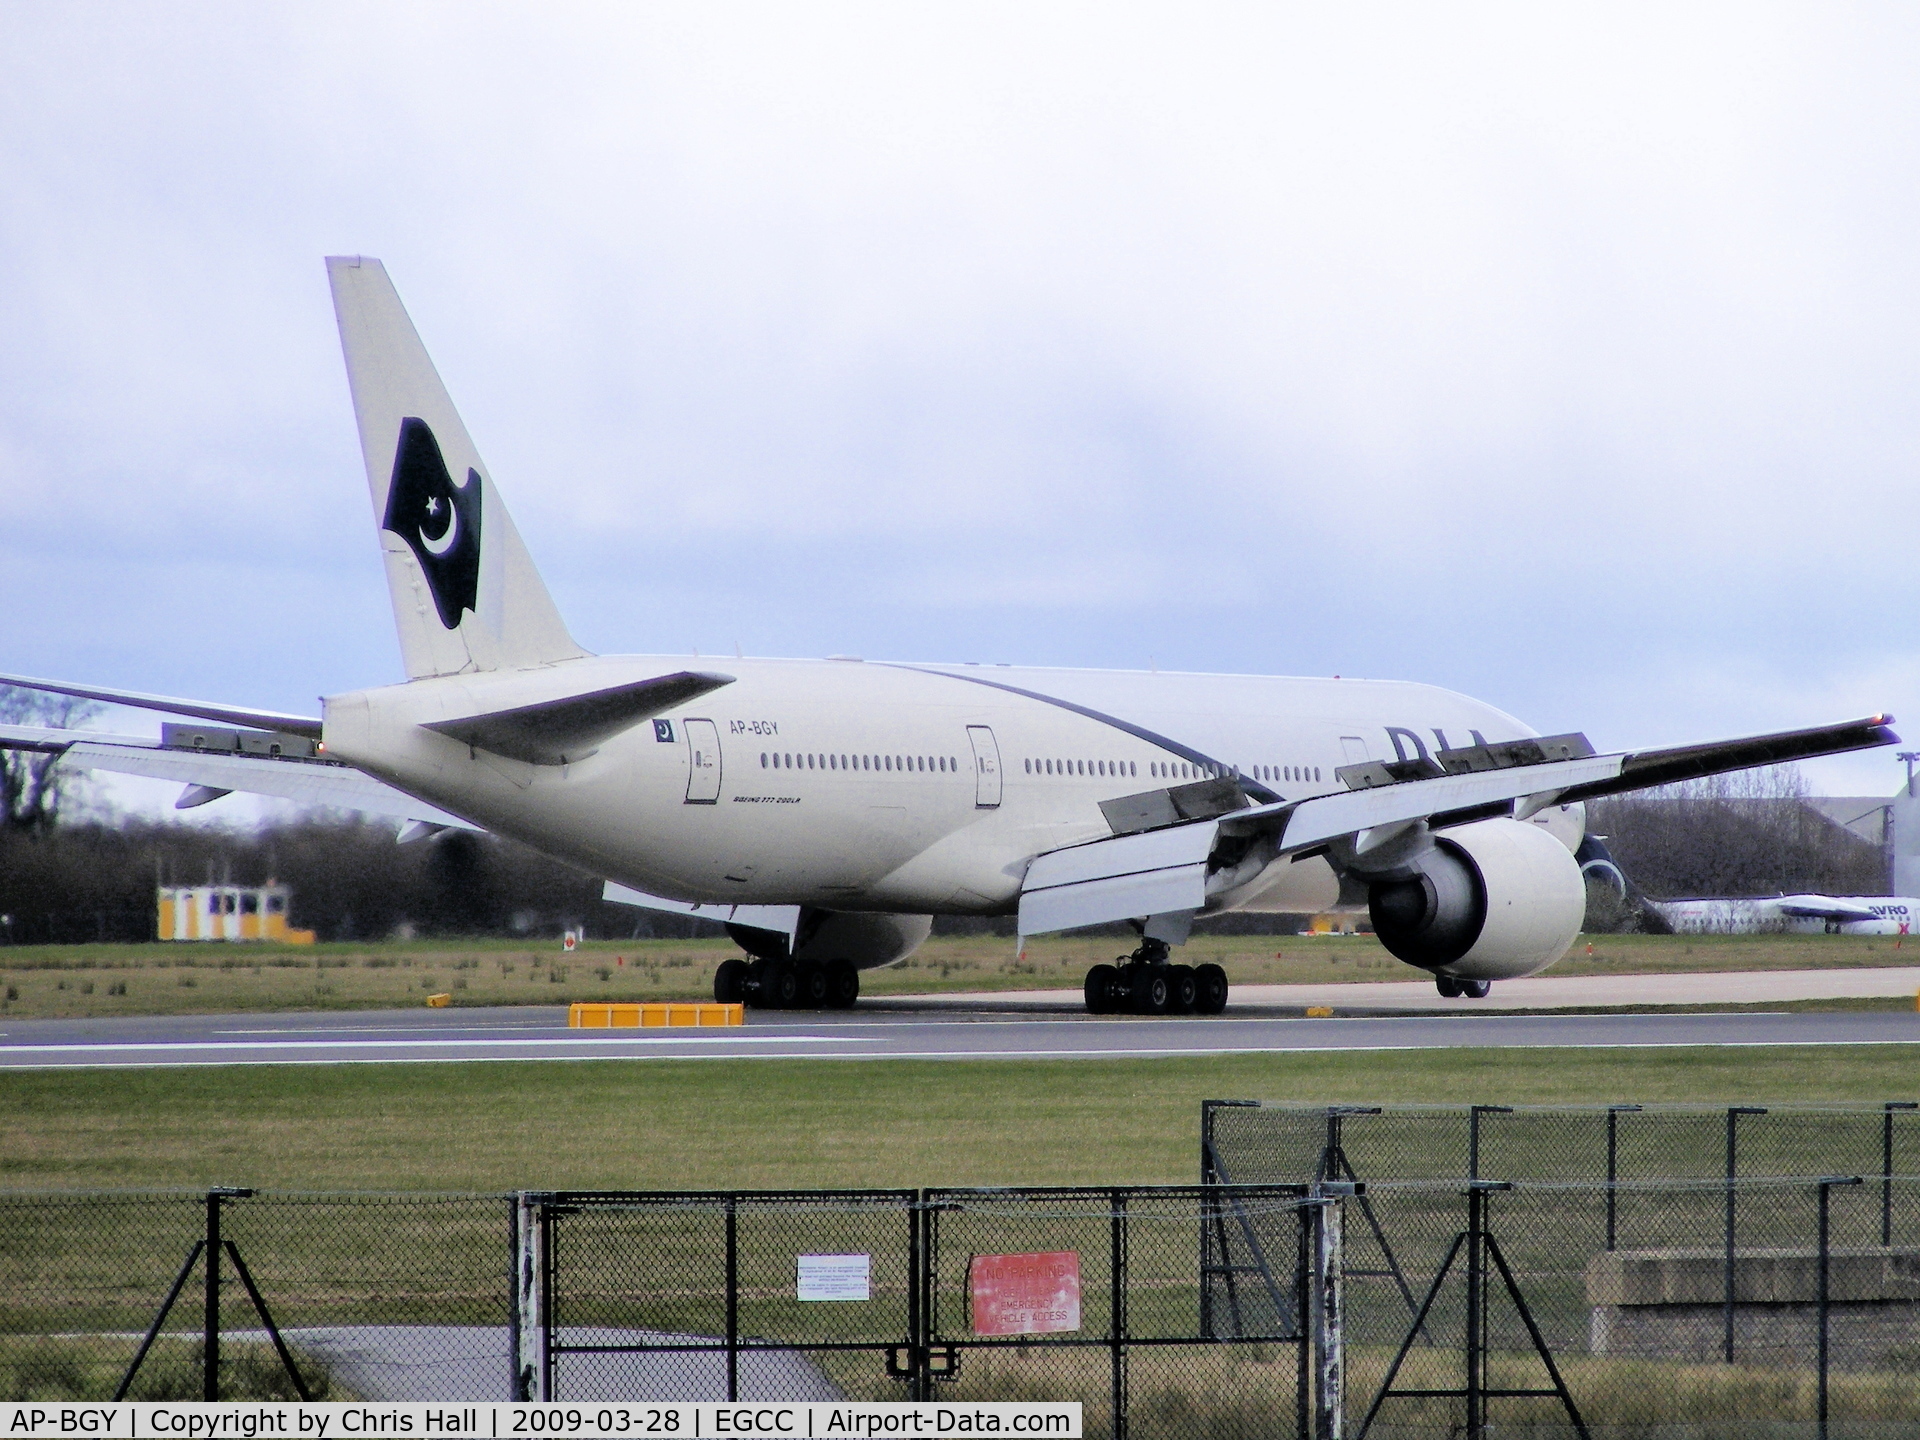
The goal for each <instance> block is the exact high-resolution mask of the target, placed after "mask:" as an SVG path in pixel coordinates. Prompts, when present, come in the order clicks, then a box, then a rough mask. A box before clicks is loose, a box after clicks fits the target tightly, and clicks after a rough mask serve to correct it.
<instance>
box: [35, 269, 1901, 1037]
mask: <svg viewBox="0 0 1920 1440" xmlns="http://www.w3.org/2000/svg"><path fill="white" fill-rule="evenodd" d="M327 271H328V274H329V277H330V278H331V280H332V285H333V298H334V307H335V311H336V313H337V315H338V317H339V322H340V337H341V343H342V346H343V348H344V349H345V352H346V362H347V373H348V377H349V380H350V382H351V384H352V388H353V404H354V410H355V414H356V416H357V418H358V421H359V426H360V443H361V448H362V450H363V452H364V454H365V456H366V464H367V484H368V488H369V490H370V492H371V495H372V500H373V514H374V519H375V521H376V524H377V527H378V531H379V537H380V546H381V550H382V554H383V557H384V559H385V562H386V571H387V584H388V587H389V589H390V591H391V593H392V599H393V615H394V621H395V623H396V624H397V625H398V627H399V631H400V649H401V653H402V656H403V658H404V661H405V666H406V673H407V679H406V682H405V683H404V684H398V685H383V686H378V687H375V688H372V689H366V690H357V691H354V692H352V693H349V694H344V695H332V696H328V697H327V698H326V699H325V700H324V701H323V702H322V713H321V715H320V716H319V717H317V718H315V717H306V716H297V715H285V714H278V713H274V712H267V711H259V710H251V709H246V708H243V707H238V706H232V705H216V704H203V703H199V702H195V701H190V700H180V699H174V698H170V697H166V696H156V695H146V694H137V693H132V692H128V691H124V690H111V689H103V688H100V687H98V686H88V685H75V684H67V683H64V682H56V681H49V680H39V679H29V678H23V677H17V676H0V681H3V682H5V683H8V684H13V685H21V686H28V687H34V688H39V689H43V690H49V691H55V692H58V693H61V694H66V695H76V696H83V697H87V698H91V699H96V700H103V701H108V702H112V703H115V704H119V705H131V706H136V707H144V708H147V709H151V710H155V711H159V712H162V713H164V714H169V715H171V716H173V717H176V718H177V721H178V722H180V723H174V722H169V723H167V724H165V725H163V726H162V729H161V736H160V738H159V739H158V740H154V739H150V738H143V737H132V736H121V735H112V734H104V733H100V732H96V731H76V730H54V729H41V728H34V727H27V726H14V727H8V728H5V729H0V744H4V745H7V746H12V747H15V748H25V749H34V750H41V751H52V752H57V753H59V754H61V755H62V756H63V757H64V763H67V764H71V765H75V766H84V767H92V768H95V769H101V770H111V771H119V772H123V773H128V774H134V775H147V776H158V777H161V778H166V779H173V780H178V781H180V782H181V783H182V784H183V785H184V786H185V787H186V788H185V790H184V792H183V793H182V795H181V797H180V800H179V801H178V802H177V803H178V804H180V805H181V806H183V807H184V806H188V805H194V804H200V803H204V802H206V801H208V800H213V799H218V798H219V797H220V796H221V795H224V794H228V793H230V792H232V791H236V790H241V791H251V792H257V793H262V794H267V795H278V796H283V797H286V798H289V799H293V800H298V801H305V802H309V803H314V804H326V805H334V806H341V807H350V808H355V809H359V810H363V811H368V812H372V813H376V814H385V815H389V816H392V817H395V818H396V819H398V820H400V821H401V822H402V824H403V828H402V830H401V834H402V837H403V838H415V837H425V836H430V835H432V834H434V833H435V832H436V831H438V830H441V829H444V828H447V827H465V828H468V829H478V830H485V831H490V832H492V833H494V834H497V835H505V836H511V837H512V838H513V839H515V840H518V841H521V842H523V843H525V844H527V845H531V846H533V847H534V848H536V849H539V850H542V851H545V852H546V853H548V854H550V855H553V856H555V857H557V858H559V859H561V860H564V861H567V862H568V863H570V864H573V865H576V866H579V867H582V868H584V869H586V870H588V871H591V872H592V873H594V874H596V875H600V876H603V877H604V878H605V880H606V882H607V890H606V893H607V896H608V898H610V899H614V900H621V901H625V902H628V903H630V904H634V905H640V906H649V907H654V908H657V909H661V910H668V911H673V912H676V913H679V914H690V915H698V916H704V917H708V918H711V919H714V920H718V921H720V922H722V923H724V924H725V925H726V926H727V928H728V929H729V931H730V932H731V933H732V935H733V936H734V938H735V939H736V940H737V941H738V942H739V944H740V946H741V948H742V949H743V950H744V951H746V952H747V954H748V955H749V956H751V957H752V960H751V963H748V962H747V961H745V960H732V961H728V962H726V963H725V964H723V965H722V966H721V967H720V969H719V971H718V973H717V975H716V978H715V993H716V995H717V996H718V997H719V998H721V999H723V1000H745V1001H746V1002H748V1003H749V1004H754V1005H763V1006H791V1005H850V1004H852V1003H853V1002H854V1000H855V998H856V997H857V996H858V994H859V989H860V979H859V972H860V971H861V970H863V969H868V968H871V967H874V966H879V965H887V964H890V963H892V962H894V961H897V960H899V959H901V958H903V957H904V956H906V955H908V954H909V953H911V952H912V951H913V949H914V948H915V947H916V946H917V945H919V944H920V943H921V942H922V941H923V940H924V939H925V938H926V936H927V934H928V932H929V930H930V928H931V926H932V917H934V916H936V915H977V916H1000V915H1018V917H1019V929H1020V933H1021V935H1023V936H1026V935H1034V934H1041V933H1045V932H1050V931H1057V930H1065V929H1070V928H1073V927H1076V926H1084V925H1096V924H1102V923H1109V922H1127V923H1130V924H1131V925H1132V927H1133V929H1134V930H1135V931H1136V932H1137V934H1138V936H1139V945H1138V948H1137V949H1136V950H1135V951H1134V952H1133V954H1132V955H1131V957H1129V959H1128V960H1127V961H1126V962H1125V963H1123V964H1121V965H1118V966H1111V965H1098V966H1095V967H1094V968H1093V970H1091V971H1090V972H1089V973H1088V975H1087V981H1086V997H1087V1005H1088V1008H1089V1009H1092V1010H1095V1011H1113V1010H1123V1009H1124V1010H1133V1011H1137V1012H1143V1013H1148V1014H1155V1013H1161V1012H1165V1011H1197V1012H1201V1013H1217V1012H1219V1011H1220V1010H1221V1009H1223V1008H1224V1007H1225V1005H1226V1003H1227V979H1226V976H1225V975H1224V974H1223V973H1222V972H1221V970H1220V969H1219V967H1217V966H1213V965H1201V966H1198V967H1188V966H1185V965H1181V964H1178V963H1175V961H1174V959H1173V952H1174V948H1175V947H1178V946H1179V945H1181V944H1182V943H1183V942H1184V941H1185V940H1186V938H1187V935H1188V931H1189V929H1190V927H1191V926H1192V924H1193V922H1194V920H1195V919H1196V918H1198V917H1201V916H1206V915H1213V914H1218V913H1221V912H1223V911H1231V910H1253V911H1295V912H1298V911H1325V910H1332V909H1338V908H1343V907H1345V908H1351V909H1360V908H1364V909H1365V910H1366V911H1367V912H1368V913H1369V914H1370V916H1371V917H1372V922H1373V926H1374V928H1375V930H1376V931H1377V932H1378V934H1379V937H1380V940H1381V943H1383V944H1384V945H1385V946H1386V947H1387V949H1388V950H1390V951H1391V952H1392V953H1393V954H1394V955H1396V956H1398V957H1399V958H1400V959H1401V960H1404V961H1405V962H1407V963H1408V964H1410V965H1414V966H1417V967H1419V968H1420V969H1423V970H1426V971H1428V972H1429V973H1431V974H1432V975H1433V976H1434V978H1435V981H1436V983H1437V984H1438V985H1439V987H1440V990H1441V992H1442V993H1443V994H1448V995H1465V996H1482V995H1485V994H1486V993H1487V988H1488V986H1489V985H1490V983H1491V982H1493V981H1495V980H1500V979H1505V978H1508V977H1512V976H1520V975H1531V974H1533V973H1535V972H1536V971H1539V970H1542V969H1544V968H1545V967H1547V966H1548V965H1551V964H1553V962H1554V961H1555V960H1557V959H1559V958H1560V956H1561V955H1563V954H1564V953H1565V952H1566V950H1567V948H1568V947H1569V946H1570V945H1571V944H1572V943H1573V939H1574V937H1575V935H1576V934H1578V932H1579V929H1580V924H1581V919H1582V915H1583V910H1584V901H1585V887H1584V885H1583V882H1582V878H1581V866H1582V864H1583V862H1588V861H1590V860H1592V859H1594V858H1596V857H1597V855H1598V853H1599V852H1598V851H1597V849H1596V842H1594V841H1592V840H1590V839H1588V838H1587V837H1586V836H1585V835H1584V833H1583V832H1584V812H1583V809H1582V805H1581V802H1582V801H1583V800H1586V799H1588V798H1590V797H1593V796H1597V795H1610V794H1614V793H1617V792H1620V791H1624V790H1633V789H1638V788H1641V787H1644V786H1649V785H1659V784H1665V783H1668V782H1671V781H1676V780H1683V779H1688V778H1692V777H1695V776H1700V775H1710V774H1714V773H1717V772H1720V771H1726V770H1736V769H1742V768H1746V767H1748V766H1753V765H1763V764H1772V763H1777V762H1780V761H1786V760H1795V759H1800V758H1803V757H1807V756H1813V755H1827V754H1834V753H1837V752H1840V751H1847V750H1856V749H1861V748H1865V747H1867V746H1873V745H1884V744H1888V743H1890V742H1892V741H1893V740H1894V739H1895V738H1896V737H1895V736H1894V735H1893V734H1892V732H1891V731H1889V730H1888V728H1887V724H1888V719H1889V717H1887V716H1882V715H1877V716H1873V717H1870V718H1868V719H1864V720H1855V721H1851V722H1849V723H1846V724H1839V725H1831V726H1825V727H1821V728H1817V729H1811V730H1801V731H1794V732H1790V733H1785V734H1776V735H1765V736H1756V737H1750V738H1746V739H1740V740H1731V741H1722V742H1717V743H1712V744H1704V745H1694V746H1686V747H1682V748H1678V749H1668V750H1654V751H1642V752H1637V753H1621V754H1607V755H1599V754H1595V753H1594V750H1593V747H1592V746H1591V745H1589V744H1588V743H1587V741H1586V739H1585V737H1584V736H1581V735H1577V734H1574V735H1554V736H1546V737H1542V736H1538V735H1535V734H1534V733H1533V732H1532V731H1530V730H1529V729H1528V727H1527V726H1525V725H1523V724H1522V723H1520V722H1519V721H1518V720H1515V719H1514V718H1513V717H1512V716H1510V715H1506V714H1503V713H1502V712H1500V711H1499V710H1496V709H1494V708H1493V707H1492V706H1489V705H1484V704H1481V703H1480V702H1479V701H1476V700H1470V699H1468V698H1466V697H1465V696H1462V695H1456V694H1453V693H1452V692H1450V691H1446V690H1441V689H1436V688H1434V687H1431V686H1427V685H1415V684H1403V683H1397V682H1390V681H1375V680H1340V679H1330V680H1319V679H1286V678H1272V677H1264V676H1243V675H1192V674H1140V673H1134V672H1123V671H1089V670H1046V669H1018V668H1011V667H1007V666H999V665H995V666H977V665H941V664H924V663H880V662H875V661H859V660H853V659H847V658H835V659H827V660H766V659H739V660H730V661H726V662H724V663H723V664H719V665H712V666H709V665H707V664H705V663H700V664H697V665H692V666H690V665H688V664H687V663H686V662H685V661H684V660H681V659H672V658H664V657H660V656H645V655H620V656H614V655H590V654H588V653H587V652H585V651H584V650H582V649H581V648H580V647H579V646H578V645H576V644H575V643H574V641H573V639H572V637H571V636H570V635H569V634H568V631H567V627H566V625H565V624H564V623H563V622H562V620H561V618H560V615H559V612H558V611H557V610H556V609H555V608H554V604H553V601H552V599H551V597H550V596H549V595H548V593H547V589H546V586H545V584H544V583H543V582H542V581H541V578H540V575H539V573H538V572H537V571H536V570H535V569H534V565H533V560H532V558H531V557H530V556H529V555H528V553H527V551H526V548H525V546H524V545H523V544H522V542H521V539H520V535H519V533H518V531H516V530H515V528H514V524H513V520H512V518H511V517H510V516H509V515H508V514H507V510H506V507H505V506H504V505H503V504H502V503H501V500H500V492H499V491H498V490H497V489H496V488H495V486H494V482H493V477H492V476H491V475H490V474H489V473H488V471H487V468H486V466H485V464H483V463H482V461H481V459H480V456H479V454H478V453H477V452H476V451H475V449H474V446H473V442H472V440H471V439H469V438H468V435H467V431H466V427H465V426H464V425H463V424H462V423H461V421H460V417H459V415H458V414H457V413H456V412H455V411H454V408H453V402H452V400H451V399H450V398H449V397H448V395H447V391H446V388H445V387H444V386H443V385H442V384H441V381H440V377H439V375H438V374H437V373H436V372H435V370H434V367H433V362H432V361H431V360H430V359H428V357H427V352H426V350H425V348H424V347H423V346H422V344H421V342H420V339H419V336H418V335H417V334H416V333H415V331H414V328H413V324H412V322H411V321H410V320H409V319H408V317H407V313H406V311H405V309H404V308H402V306H401V304H400V298H399V296H398V295H397V294H396V293H395V291H394V288H393V285H392V283H391V282H390V281H389V280H388V278H387V273H386V270H385V268H384V267H383V266H382V265H381V264H380V263H379V262H378V261H376V260H370V259H363V258H358V257H354V258H336V259H331V260H329V261H328V262H327ZM188 722H191V723H188Z"/></svg>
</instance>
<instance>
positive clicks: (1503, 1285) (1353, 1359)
mask: <svg viewBox="0 0 1920 1440" xmlns="http://www.w3.org/2000/svg"><path fill="white" fill-rule="evenodd" d="M1888 1188H1889V1190H1890V1192H1891V1203H1890V1205H1887V1206H1885V1207H1884V1208H1883V1202H1882V1196H1881V1195H1880V1193H1879V1187H1878V1186H1877V1185H1875V1184H1873V1183H1869V1182H1867V1181H1865V1180H1863V1179H1862V1177H1857V1176H1832V1177H1825V1178H1819V1179H1811V1180H1808V1179H1800V1180H1743V1181H1736V1182H1735V1183H1734V1184H1733V1185H1732V1186H1728V1185H1727V1184H1726V1182H1725V1181H1724V1180H1721V1181H1717V1182H1716V1181H1685V1180H1681V1181H1660V1182H1655V1181H1635V1182H1626V1183H1621V1184H1617V1185H1615V1186H1613V1187H1608V1186H1606V1185H1604V1184H1601V1185H1591V1184H1577V1183H1570V1182H1543V1181H1521V1182H1514V1183H1508V1182H1503V1181H1495V1180H1481V1181H1477V1182H1466V1183H1462V1182H1459V1181H1454V1182H1448V1183H1439V1182H1414V1183H1370V1184H1367V1185H1366V1186H1365V1188H1364V1191H1363V1192H1362V1194H1361V1195H1359V1196H1356V1197H1355V1198H1353V1199H1351V1200H1348V1201H1346V1202H1345V1203H1344V1204H1343V1205H1341V1206H1340V1207H1338V1208H1339V1209H1340V1211H1342V1212H1343V1214H1342V1217H1341V1218H1342V1223H1343V1229H1344V1236H1343V1239H1344V1265H1343V1266H1342V1278H1343V1281H1344V1289H1345V1294H1344V1310H1343V1314H1342V1317H1341V1318H1342V1322H1343V1323H1342V1326H1341V1329H1340V1333H1339V1334H1338V1336H1337V1337H1326V1336H1322V1337H1321V1343H1322V1344H1323V1345H1329V1344H1330V1345H1334V1346H1337V1347H1338V1349H1339V1350H1340V1352H1341V1354H1342V1357H1343V1359H1344V1372H1345V1374H1344V1378H1345V1381H1346V1384H1345V1388H1344V1394H1343V1395H1342V1396H1341V1397H1340V1399H1341V1402H1342V1416H1343V1420H1344V1425H1343V1426H1342V1427H1329V1428H1328V1429H1327V1430H1326V1432H1325V1433H1330V1434H1345V1435H1352V1436H1356V1437H1361V1436H1373V1437H1413V1436H1436V1437H1437V1436H1449V1437H1450V1436H1456V1435H1462V1434H1464V1435H1468V1436H1472V1437H1476V1440H1478V1437H1481V1436H1484V1435H1488V1434H1492V1433H1495V1432H1496V1431H1497V1433H1500V1434H1514V1433H1520V1434H1530V1435H1543V1436H1544V1435H1562V1434H1564V1435H1580V1434H1585V1435H1592V1436H1602V1435H1605V1436H1646V1437H1655V1436H1660V1437H1666V1436H1673V1437H1680V1436H1685V1437H1689V1440H1694V1437H1698V1440H1718V1437H1728V1440H1732V1437H1751V1436H1781V1437H1785V1436H1812V1435H1819V1436H1829V1435H1831V1436H1841V1435H1845V1436H1862V1437H1864V1436H1894V1435H1901V1436H1909V1435H1915V1434H1920V1387H1916V1386H1915V1385H1914V1383H1913V1377H1914V1376H1915V1375H1916V1373H1920V1179H1915V1178H1912V1177H1900V1176H1896V1177H1894V1178H1893V1180H1892V1181H1891V1183H1890V1185H1889V1187H1888ZM1362 1201H1364V1206H1363V1204H1362ZM1610 1202H1611V1203H1610ZM1889 1212H1890V1214H1891V1221H1892V1231H1893V1234H1892V1237H1891V1243H1890V1244H1882V1243H1881V1231H1882V1224H1883V1221H1884V1220H1885V1219H1886V1218H1887V1216H1888V1213H1889ZM1610 1213H1611V1214H1612V1215H1613V1223H1614V1226H1615V1230H1614V1235H1613V1240H1614V1244H1613V1245H1612V1246H1611V1247H1610V1246H1609V1245H1608V1243H1607V1241H1608V1224H1609V1214H1610ZM1729 1215H1731V1216H1732V1217H1733V1219H1732V1229H1731V1231H1729V1229H1728V1216H1729ZM1729 1237H1731V1238H1729Z"/></svg>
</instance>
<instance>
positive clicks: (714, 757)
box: [680, 720, 720, 805]
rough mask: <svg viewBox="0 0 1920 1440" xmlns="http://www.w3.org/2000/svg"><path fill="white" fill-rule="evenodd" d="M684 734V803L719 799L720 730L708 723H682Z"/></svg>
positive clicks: (694, 803) (707, 803) (700, 802)
mask: <svg viewBox="0 0 1920 1440" xmlns="http://www.w3.org/2000/svg"><path fill="white" fill-rule="evenodd" d="M680 728H681V729H682V730H685V731H686V732H687V804H689V805H713V804H717V803H718V802H719V800H720V731H719V729H718V728H717V727H716V726H715V725H714V723H713V721H711V720H682V721H681V722H680Z"/></svg>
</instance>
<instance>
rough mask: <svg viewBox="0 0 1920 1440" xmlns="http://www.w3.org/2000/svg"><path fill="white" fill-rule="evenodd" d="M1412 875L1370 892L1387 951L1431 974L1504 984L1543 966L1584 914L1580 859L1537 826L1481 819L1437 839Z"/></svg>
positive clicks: (1562, 950) (1562, 948)
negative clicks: (1502, 981)
mask: <svg viewBox="0 0 1920 1440" xmlns="http://www.w3.org/2000/svg"><path fill="white" fill-rule="evenodd" d="M1411 868H1412V870H1413V871H1414V873H1413V874H1411V875H1406V876H1402V877H1400V878H1395V879H1391V880H1376V881H1374V882H1373V883H1372V884H1371V885H1370V886H1369V887H1368V890H1367V910H1368V913H1369V914H1370V915H1371V916H1372V918H1373V928H1374V932H1375V933H1376V934H1377V935H1379V937H1380V943H1381V944H1383V945H1385V946H1386V947H1387V949H1388V951H1389V952H1390V953H1392V954H1393V955H1395V956H1397V957H1398V958H1400V959H1402V960H1404V961H1406V962H1407V963H1408V964H1409V965H1418V966H1419V967H1420V968H1421V969H1423V970H1431V971H1433V972H1434V973H1435V974H1442V975H1449V976H1453V977H1455V978H1457V979H1462V980H1511V979H1514V978H1516V977H1518V976H1521V975H1532V974H1534V973H1535V972H1536V971H1540V970H1544V969H1546V968H1547V966H1549V965H1551V964H1553V962H1554V961H1556V960H1558V959H1559V958H1560V957H1561V956H1562V955H1564V954H1566V953H1567V950H1568V947H1570V946H1571V945H1572V944H1573V941H1574V937H1575V936H1577V935H1578V934H1579V933H1580V926H1581V923H1582V922H1583V921H1584V920H1585V918H1586V908H1587V888H1586V884H1585V882H1584V880H1583V879H1582V878H1581V875H1580V866H1579V863H1578V862H1577V861H1576V860H1575V859H1574V858H1573V856H1572V855H1571V854H1570V853H1569V852H1568V850H1567V847H1566V846H1565V845H1563V844H1561V843H1560V841H1558V840H1556V839H1555V838H1554V837H1553V836H1552V835H1551V834H1549V833H1548V832H1547V830H1546V829H1544V828H1543V827H1541V826H1537V825H1528V824H1523V823H1516V822H1515V821H1512V820H1481V821H1477V822H1475V823H1474V824H1472V825H1461V826H1457V827H1455V828H1453V829H1450V830H1447V831H1445V832H1444V833H1443V834H1440V835H1436V836H1435V837H1434V844H1433V848H1432V849H1430V850H1428V851H1427V852H1426V853H1425V854H1424V855H1422V856H1420V857H1419V858H1418V859H1417V860H1415V861H1413V862H1412V863H1411Z"/></svg>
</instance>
